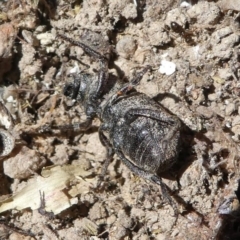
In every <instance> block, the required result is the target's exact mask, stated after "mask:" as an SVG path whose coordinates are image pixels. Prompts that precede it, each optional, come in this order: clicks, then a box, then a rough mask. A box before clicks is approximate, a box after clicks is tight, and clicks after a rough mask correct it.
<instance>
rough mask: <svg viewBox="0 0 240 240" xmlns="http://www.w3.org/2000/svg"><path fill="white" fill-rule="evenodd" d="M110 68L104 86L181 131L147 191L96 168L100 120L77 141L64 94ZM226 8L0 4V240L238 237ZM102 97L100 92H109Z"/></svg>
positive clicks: (217, 4)
mask: <svg viewBox="0 0 240 240" xmlns="http://www.w3.org/2000/svg"><path fill="white" fill-rule="evenodd" d="M58 33H60V34H64V35H66V36H68V37H70V38H73V39H74V40H76V41H82V42H83V43H85V44H87V45H88V46H90V47H92V48H93V49H95V50H96V51H98V52H100V53H101V54H103V55H104V56H108V57H109V59H110V60H109V76H110V79H113V80H114V81H115V82H116V84H118V83H122V82H128V81H129V80H130V79H132V78H133V76H135V74H136V73H137V72H138V71H140V70H141V69H142V68H143V67H144V66H146V65H150V66H151V68H152V69H151V71H149V72H148V73H146V74H145V75H144V77H143V79H142V81H141V82H140V84H139V86H137V90H138V91H139V92H143V93H145V94H146V95H148V96H150V97H151V98H154V99H155V100H156V101H158V102H159V103H160V104H162V105H163V106H164V107H165V108H166V109H168V110H169V111H170V112H172V113H173V114H175V115H176V116H177V117H178V118H179V119H180V120H181V121H182V124H183V130H182V132H183V134H182V139H181V141H182V150H181V153H180V155H179V159H178V161H177V163H176V164H174V166H173V167H172V168H171V169H170V170H169V171H168V172H166V173H164V174H163V176H162V177H163V181H164V182H165V183H166V184H167V185H168V187H169V188H170V189H171V192H172V197H173V199H174V201H175V203H176V205H177V208H178V211H179V215H178V218H177V219H176V217H175V216H174V211H173V208H172V207H171V206H170V205H169V204H168V203H167V202H166V201H165V198H163V196H162V194H161V190H160V188H159V186H157V185H155V184H153V183H150V182H148V181H146V180H144V179H141V178H139V177H137V176H135V175H134V174H132V173H131V172H130V170H129V169H128V168H127V167H126V166H125V165H124V164H123V163H121V161H120V160H119V159H118V158H117V157H116V156H115V157H114V160H113V161H112V162H111V164H110V166H109V168H108V171H107V174H106V176H105V177H104V179H103V180H102V182H101V184H100V186H99V184H98V179H99V175H100V173H101V167H102V165H103V163H104V159H105V157H106V151H105V148H104V147H103V146H102V145H101V143H100V141H99V137H98V127H99V125H100V120H99V119H97V118H96V119H95V120H94V122H93V127H92V128H91V129H90V130H88V131H87V132H81V131H72V130H66V129H60V130H59V129H57V128H56V129H54V128H53V127H52V129H51V128H50V129H45V128H44V126H50V127H51V126H56V125H58V126H62V125H66V124H67V125H68V124H72V123H78V122H82V121H84V119H85V117H86V116H85V115H84V109H83V107H82V106H81V104H79V103H78V102H73V101H72V100H71V99H69V98H67V97H65V96H64V95H63V92H62V89H63V87H64V85H65V84H66V83H67V82H71V81H72V75H73V74H85V73H86V74H91V75H92V76H93V77H94V76H95V77H96V76H97V70H98V69H99V62H98V61H96V59H94V58H92V57H89V56H87V55H86V54H85V53H84V51H83V50H82V49H81V48H79V47H77V46H74V45H72V44H70V43H68V42H66V41H63V40H62V39H60V38H58V37H57V34H58ZM239 49H240V2H239V0H215V1H210V0H209V1H204V0H199V1H198V0H189V1H180V0H179V1H174V0H166V1H165V0H111V1H107V0H88V1H87V0H65V1H64V0H5V1H0V99H1V101H0V103H1V104H0V122H1V128H0V135H1V136H0V142H1V143H0V146H1V167H0V186H1V187H0V239H11V240H14V239H24V240H27V239H29V240H30V239H44V240H46V239H51V240H52V239H66V240H75V239H94V240H95V239H124V240H127V239H135V240H137V239H139V240H147V239H159V240H171V239H176V240H180V239H189V240H190V239H191V240H193V239H198V240H199V239H206V240H209V239H219V240H220V239H223V240H227V239H231V240H233V239H240V211H239V198H240V192H239V191H240V190H239V189H238V188H239V187H238V185H239V164H240V155H239V148H240V147H239V144H240V116H239V115H240V100H239V99H238V98H239V96H240V51H239ZM109 88H110V86H109Z"/></svg>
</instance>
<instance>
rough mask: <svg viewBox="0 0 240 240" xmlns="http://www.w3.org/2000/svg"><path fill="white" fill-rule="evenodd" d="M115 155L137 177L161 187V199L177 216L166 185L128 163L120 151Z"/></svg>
mask: <svg viewBox="0 0 240 240" xmlns="http://www.w3.org/2000/svg"><path fill="white" fill-rule="evenodd" d="M115 151H116V154H117V155H118V157H119V158H120V159H121V160H122V162H123V163H124V164H125V165H126V166H127V167H128V168H129V169H130V170H131V171H132V172H133V173H135V174H136V175H138V176H139V177H142V178H144V179H148V180H150V181H152V182H154V183H156V184H158V185H159V186H160V187H161V191H162V195H163V197H164V198H165V199H166V200H167V202H168V203H169V204H170V205H171V206H172V208H173V210H174V214H175V216H178V210H177V206H176V204H175V202H174V201H173V200H172V198H171V196H170V194H169V189H168V188H167V186H166V184H165V183H164V182H163V181H162V179H161V178H160V177H159V176H157V175H154V174H152V173H149V172H147V171H144V170H143V169H141V168H139V167H137V166H136V165H134V164H133V163H132V162H131V161H129V160H128V159H127V158H126V157H125V156H124V154H123V153H122V152H121V151H120V150H116V149H115Z"/></svg>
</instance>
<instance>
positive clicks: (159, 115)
mask: <svg viewBox="0 0 240 240" xmlns="http://www.w3.org/2000/svg"><path fill="white" fill-rule="evenodd" d="M58 36H59V37H60V38H62V39H64V40H65V41H67V42H70V43H71V44H73V45H76V46H79V47H81V48H82V49H83V50H84V51H85V53H86V54H88V55H90V56H91V57H93V58H95V59H97V60H98V61H99V63H100V69H99V71H98V77H97V78H96V79H95V80H93V79H92V78H90V77H88V76H87V75H84V74H83V75H77V76H75V77H74V81H73V82H71V83H67V84H66V85H65V87H64V90H63V92H64V94H65V95H67V96H68V97H71V98H72V99H75V100H77V101H78V102H80V103H81V104H82V105H83V107H84V110H85V114H86V117H87V119H86V121H85V122H82V123H79V124H75V125H73V128H78V129H80V130H82V131H86V130H87V129H89V128H90V127H91V124H92V121H93V119H94V118H95V117H98V118H99V119H100V120H101V125H100V127H99V129H98V133H99V139H100V141H101V143H102V145H103V146H105V147H106V149H107V157H106V160H105V163H104V166H103V170H102V175H104V174H105V173H106V170H107V167H108V165H109V164H110V162H111V160H112V158H113V156H114V154H116V155H117V157H118V158H119V159H120V160H121V161H122V162H123V163H124V164H125V165H126V166H127V167H128V168H129V169H130V170H131V171H132V172H133V173H134V174H136V175H138V176H140V177H142V178H144V179H148V180H150V181H152V182H154V183H156V184H158V185H160V187H161V189H162V193H163V195H164V197H165V198H167V200H168V202H169V203H170V204H171V205H172V206H173V205H174V204H173V201H172V199H171V197H170V195H169V193H168V190H167V186H166V185H165V184H164V183H163V181H162V179H161V178H160V177H159V176H158V174H157V173H159V172H164V171H166V170H168V169H169V168H171V166H172V165H173V164H174V163H175V162H176V161H177V158H178V154H179V149H180V129H181V121H180V120H179V119H178V118H177V117H176V116H174V115H172V114H170V113H169V112H168V111H166V110H165V109H164V108H163V107H162V105H160V104H159V103H158V102H156V101H154V100H153V99H151V98H150V97H148V96H147V95H146V94H144V93H140V92H138V91H137V90H136V89H135V86H137V85H138V84H139V82H140V81H141V79H142V77H143V75H144V74H145V73H146V72H147V71H149V70H150V69H151V67H150V66H145V67H144V68H143V70H142V71H140V72H139V73H138V74H137V75H136V76H135V77H134V78H133V79H132V80H131V81H130V82H129V83H126V84H124V85H122V86H121V87H120V88H119V89H118V90H117V91H115V92H114V93H112V94H111V95H110V96H109V97H108V98H107V99H104V91H105V88H106V86H107V83H108V80H109V77H108V59H107V58H106V57H105V56H103V55H101V54H100V53H99V52H97V51H95V50H93V49H92V48H90V47H89V46H87V45H86V44H84V43H82V42H78V41H75V40H73V39H71V38H68V37H66V36H65V35H58ZM174 206H175V205H174ZM174 210H175V213H176V207H174Z"/></svg>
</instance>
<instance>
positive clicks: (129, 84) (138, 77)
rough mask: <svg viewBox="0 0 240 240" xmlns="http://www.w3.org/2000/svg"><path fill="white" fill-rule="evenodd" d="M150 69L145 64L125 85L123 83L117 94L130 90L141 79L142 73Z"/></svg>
mask: <svg viewBox="0 0 240 240" xmlns="http://www.w3.org/2000/svg"><path fill="white" fill-rule="evenodd" d="M149 69H151V67H150V66H146V67H145V68H144V69H143V70H142V71H141V72H139V73H138V74H137V76H136V77H134V78H133V79H132V80H131V81H130V82H129V83H127V84H126V85H124V86H123V87H122V88H121V89H120V90H119V91H118V92H117V95H120V96H121V95H124V94H127V93H128V92H129V91H131V90H132V89H133V88H134V87H135V86H137V85H138V84H139V82H140V81H141V79H142V77H143V75H144V74H145V73H146V72H147V71H148V70H149Z"/></svg>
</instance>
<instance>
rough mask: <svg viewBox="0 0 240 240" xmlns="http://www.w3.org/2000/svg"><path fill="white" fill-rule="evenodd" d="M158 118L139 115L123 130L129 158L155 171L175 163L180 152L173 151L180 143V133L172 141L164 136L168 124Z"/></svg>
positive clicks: (125, 147) (124, 143)
mask: <svg viewBox="0 0 240 240" xmlns="http://www.w3.org/2000/svg"><path fill="white" fill-rule="evenodd" d="M164 125H165V124H163V123H160V122H158V121H156V120H153V119H150V118H146V117H138V118H137V119H136V120H135V121H134V122H132V123H131V124H130V126H126V127H128V129H126V128H124V129H125V130H124V131H122V134H123V138H122V140H123V141H122V151H123V152H124V154H125V155H126V156H128V158H129V160H131V161H132V162H134V163H135V164H136V165H137V166H139V167H141V168H142V169H144V170H146V171H149V172H153V173H155V172H156V171H158V169H159V170H160V171H165V170H167V168H169V167H171V164H169V163H170V162H171V161H172V163H174V161H175V159H176V157H177V154H178V152H177V151H173V149H176V147H177V146H176V145H177V144H178V137H179V135H176V136H174V139H172V141H171V143H169V142H166V141H165V140H164V137H165V136H166V135H167V132H168V131H169V129H168V127H167V125H166V126H164Z"/></svg>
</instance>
